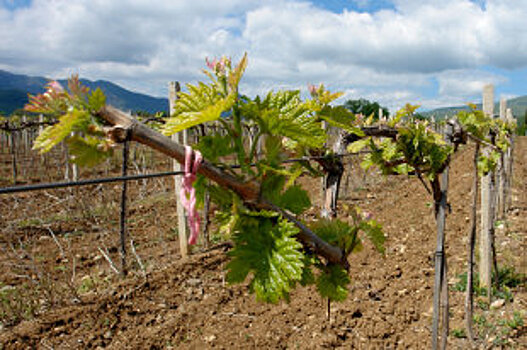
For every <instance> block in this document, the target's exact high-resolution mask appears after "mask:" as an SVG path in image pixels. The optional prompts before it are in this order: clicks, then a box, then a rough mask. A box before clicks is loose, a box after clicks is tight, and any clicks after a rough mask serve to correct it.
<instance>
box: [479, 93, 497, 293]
mask: <svg viewBox="0 0 527 350" xmlns="http://www.w3.org/2000/svg"><path fill="white" fill-rule="evenodd" d="M483 112H484V113H485V114H486V115H487V116H489V117H492V115H493V113H494V86H493V85H486V86H485V87H484V88H483ZM483 152H484V154H488V152H490V150H489V149H488V148H484V149H483ZM492 177H493V174H492V173H488V174H486V175H483V176H482V177H481V229H480V240H479V259H480V262H479V282H480V286H481V287H485V288H488V290H490V288H491V279H492V247H491V242H492V240H491V230H492V225H493V224H494V222H493V215H492V214H493V213H492V208H491V207H492V205H491V202H492V201H491V200H492V198H491V193H492V190H493V189H492V182H493V181H492Z"/></svg>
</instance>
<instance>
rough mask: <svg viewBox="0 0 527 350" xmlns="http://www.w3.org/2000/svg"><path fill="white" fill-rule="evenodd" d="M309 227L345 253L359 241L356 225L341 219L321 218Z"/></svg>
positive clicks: (352, 249)
mask: <svg viewBox="0 0 527 350" xmlns="http://www.w3.org/2000/svg"><path fill="white" fill-rule="evenodd" d="M310 228H311V229H312V230H313V232H315V233H316V234H317V236H319V237H320V238H322V239H323V240H325V241H326V242H328V243H329V244H332V245H335V246H337V247H339V248H341V249H342V250H343V251H344V253H345V254H346V255H347V254H349V253H351V252H353V251H354V249H355V247H356V245H357V244H359V242H360V239H359V237H358V236H357V233H358V227H354V226H351V225H350V224H348V223H346V222H344V221H341V220H328V219H322V220H319V221H316V222H314V223H312V224H311V227H310Z"/></svg>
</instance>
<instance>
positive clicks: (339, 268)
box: [26, 56, 515, 349]
mask: <svg viewBox="0 0 527 350" xmlns="http://www.w3.org/2000/svg"><path fill="white" fill-rule="evenodd" d="M207 63H208V68H209V70H205V71H204V73H205V74H206V75H207V76H208V78H209V79H210V81H209V82H208V83H202V82H200V83H198V84H196V85H191V84H188V85H187V92H179V93H178V99H177V101H176V102H175V106H174V110H173V113H172V114H171V115H170V116H169V117H167V118H161V117H156V118H153V119H149V120H148V125H149V126H146V124H145V123H141V122H140V121H138V120H137V119H134V118H132V117H131V116H129V115H128V114H126V113H124V112H122V111H120V110H118V109H116V108H113V107H111V106H108V105H107V104H106V99H105V96H104V94H103V93H102V92H101V91H100V90H98V89H97V90H95V91H90V90H89V89H87V88H86V87H83V86H82V85H81V84H80V82H79V80H78V79H77V78H76V77H73V78H71V79H70V80H69V84H68V87H67V89H65V88H63V87H62V86H60V85H59V84H57V83H56V82H52V83H50V84H49V86H48V90H47V91H46V93H44V94H41V95H37V96H30V103H29V104H28V105H27V106H26V110H28V111H30V112H35V113H42V114H44V115H45V118H46V119H45V122H47V123H50V124H51V125H49V126H47V127H46V128H45V129H44V130H43V131H42V132H41V133H40V135H39V136H38V137H37V139H36V141H35V143H34V148H36V149H39V150H40V151H41V152H48V151H50V150H52V149H53V148H55V147H57V146H58V145H60V144H62V142H63V141H65V142H66V143H67V145H68V152H69V156H70V161H71V162H73V163H75V164H78V165H80V166H94V165H95V164H97V163H100V162H102V161H104V160H105V159H107V158H108V157H110V156H111V155H112V153H113V152H114V150H115V149H116V145H117V144H119V143H124V142H126V143H128V142H129V141H135V142H138V143H141V144H143V145H146V146H149V147H151V148H153V149H155V150H158V151H160V152H162V153H164V154H167V155H169V156H170V157H172V158H174V159H176V160H177V161H178V162H179V163H181V164H185V161H186V158H187V162H188V158H189V157H193V159H194V160H195V159H197V158H198V155H197V152H192V153H189V151H188V150H186V149H185V147H184V146H183V145H181V144H179V143H177V142H174V141H173V140H172V139H171V138H169V136H171V135H174V134H177V133H180V132H183V131H185V130H187V129H190V128H193V129H201V130H202V132H201V133H200V137H199V139H198V140H197V142H196V143H195V144H193V148H194V150H195V151H199V152H200V154H201V155H202V156H203V160H202V161H201V162H200V164H199V168H198V169H197V178H196V180H195V182H194V183H193V188H194V189H195V199H196V205H197V207H203V206H208V199H210V200H211V201H212V202H213V203H214V205H215V206H216V207H217V211H216V220H217V222H218V223H219V232H220V233H221V234H223V235H224V236H225V237H229V238H230V239H231V240H232V241H233V242H234V247H233V248H232V249H231V250H230V251H229V253H228V254H229V255H230V262H229V264H228V265H227V270H228V273H227V280H228V282H231V283H240V282H244V281H246V280H248V279H249V280H250V282H249V283H250V289H251V291H252V292H254V293H255V295H256V298H257V299H259V300H262V301H266V302H272V303H276V302H278V301H279V300H281V299H286V300H287V299H289V297H290V292H291V291H292V290H293V289H294V288H295V287H296V286H298V285H301V286H305V285H309V284H314V285H316V288H317V290H318V292H319V293H320V295H321V296H322V297H324V298H327V299H328V300H329V301H341V300H344V299H346V297H347V294H348V290H349V288H348V284H349V283H350V276H349V275H348V271H347V270H348V268H349V264H350V262H349V259H350V255H351V254H352V253H354V252H357V251H360V250H361V249H362V244H363V243H362V239H363V238H364V237H367V238H368V239H370V240H371V242H372V243H373V245H374V246H375V247H376V248H377V250H378V251H379V252H380V254H383V253H384V244H383V243H384V241H385V237H384V234H383V231H382V227H381V225H380V224H379V223H378V222H376V221H375V220H373V219H372V218H371V217H370V216H369V215H368V213H366V212H364V211H362V210H361V209H360V208H355V209H354V210H353V213H352V215H351V220H348V221H343V220H340V219H339V218H338V217H337V205H338V193H339V187H340V183H341V180H342V176H343V173H344V170H345V169H344V163H343V160H342V155H343V154H344V153H346V152H349V153H353V154H361V155H363V161H362V164H361V165H362V167H363V168H365V169H369V168H372V167H374V168H377V169H379V170H380V171H381V172H382V174H385V175H388V174H400V175H408V174H410V175H414V176H416V177H417V178H418V179H419V180H420V181H421V183H422V184H423V186H424V187H425V188H426V189H427V191H428V192H429V193H430V196H431V198H432V199H433V208H434V212H435V217H436V221H437V235H438V236H437V237H438V241H437V250H436V261H435V263H436V272H435V278H436V283H435V290H434V317H433V325H432V333H433V334H432V346H433V348H434V349H435V348H437V347H438V346H439V339H440V340H441V347H442V348H445V347H446V340H447V336H448V318H449V316H448V313H449V310H448V290H447V287H448V286H447V283H446V281H447V264H446V257H445V254H444V227H445V218H446V216H447V214H448V211H449V205H448V200H447V191H448V170H449V164H450V160H451V158H452V156H453V154H454V153H455V152H456V151H457V150H458V149H459V148H460V147H462V145H464V144H466V143H467V140H468V139H471V140H473V141H475V142H476V144H477V145H478V146H477V148H476V153H475V155H474V164H475V171H476V173H475V177H474V186H475V188H474V191H473V193H474V197H473V198H474V199H473V203H472V205H473V213H474V214H473V217H472V222H473V229H472V231H471V233H470V234H471V236H470V237H471V250H470V252H469V254H468V255H469V256H468V266H469V271H468V276H469V278H472V277H471V276H472V268H473V256H474V249H473V245H474V243H473V240H474V239H473V237H474V235H475V223H476V218H475V210H476V206H477V202H476V200H477V198H478V194H477V193H478V190H477V187H476V186H477V184H478V179H479V178H481V177H485V176H489V174H492V173H493V172H494V171H498V172H499V173H500V174H502V178H504V179H505V178H506V177H507V176H508V175H507V174H510V172H509V173H507V172H506V171H505V170H506V166H505V165H506V163H507V162H510V157H509V158H506V157H505V156H504V155H506V154H510V147H511V142H512V140H513V139H512V136H513V132H514V127H515V125H514V123H513V122H512V120H504V119H494V118H492V116H489V115H487V114H485V113H484V112H483V111H479V110H477V109H476V108H475V106H471V110H470V111H466V112H461V113H459V114H458V115H457V117H456V118H454V119H451V120H448V121H445V124H444V125H443V127H442V129H444V133H438V132H437V131H436V130H435V125H432V124H431V123H430V122H429V121H427V120H421V119H418V118H416V116H415V111H416V109H417V108H418V106H412V105H406V106H405V107H404V108H403V109H401V110H400V111H398V112H397V113H396V114H395V115H394V116H393V117H392V118H391V119H390V120H380V119H376V118H374V117H373V116H372V117H363V116H361V115H355V114H353V113H351V112H350V111H349V110H348V109H346V108H345V107H343V106H337V105H335V104H334V101H335V100H337V99H338V98H339V97H340V96H341V94H340V93H332V92H330V91H328V90H326V89H325V87H324V86H323V85H320V86H318V87H315V86H310V88H309V92H310V96H309V97H308V98H307V99H303V98H302V96H301V94H300V92H299V91H277V92H273V91H272V92H269V93H268V94H266V95H265V96H263V97H260V96H258V97H255V98H251V97H248V96H246V95H243V92H241V91H239V84H240V80H241V79H242V76H243V73H244V71H245V68H246V66H247V57H246V56H244V57H243V58H242V59H241V60H240V62H239V63H238V64H236V65H234V64H233V63H232V62H231V60H230V59H228V58H225V57H223V58H221V59H219V60H215V61H213V62H207ZM205 126H207V128H205ZM205 130H206V132H205ZM335 130H336V134H337V137H336V140H331V138H332V137H334V135H335ZM330 131H331V132H330ZM330 142H333V143H334V146H333V147H332V148H331V149H330V148H329V147H328V144H329V143H330ZM480 146H481V147H482V148H484V151H482V152H480V151H479V149H480ZM508 152H509V153H508ZM291 158H294V159H295V161H294V162H288V159H291ZM506 159H507V161H506ZM233 164H235V166H233ZM306 174H307V175H309V176H312V177H320V176H322V177H324V186H323V190H324V196H323V197H324V210H323V212H322V213H321V218H320V219H319V220H316V221H308V220H306V216H305V215H304V213H305V212H306V210H307V209H308V208H310V207H311V198H310V197H309V195H308V192H307V191H306V190H305V189H304V188H302V186H301V185H300V183H299V181H297V180H298V178H299V177H300V176H301V175H306ZM503 201H504V199H503V197H502V202H503ZM469 286H470V287H469V288H468V291H467V293H468V294H467V312H469V311H470V310H472V297H471V293H472V292H471V287H472V280H471V279H469ZM489 289H490V286H489ZM468 319H469V317H467V320H468ZM470 319H471V316H470ZM440 324H442V331H441V334H442V335H441V336H439V325H440ZM467 332H468V334H469V335H470V338H471V340H472V341H473V342H474V343H475V341H476V339H475V337H474V335H473V332H472V325H471V323H470V322H469V321H467Z"/></svg>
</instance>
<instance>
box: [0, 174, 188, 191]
mask: <svg viewBox="0 0 527 350" xmlns="http://www.w3.org/2000/svg"><path fill="white" fill-rule="evenodd" d="M184 173H185V172H184V171H167V172H163V173H156V174H139V175H128V176H115V177H107V178H103V179H89V180H80V181H69V182H54V183H44V184H34V185H22V186H12V187H4V188H0V194H7V193H17V192H29V191H38V190H49V189H55V188H65V187H76V186H86V185H97V184H104V183H110V182H120V181H128V180H142V179H151V178H156V177H164V176H174V175H183V174H184Z"/></svg>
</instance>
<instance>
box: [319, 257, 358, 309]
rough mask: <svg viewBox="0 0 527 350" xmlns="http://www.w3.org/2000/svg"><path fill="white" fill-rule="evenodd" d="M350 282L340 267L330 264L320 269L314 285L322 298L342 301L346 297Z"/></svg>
mask: <svg viewBox="0 0 527 350" xmlns="http://www.w3.org/2000/svg"><path fill="white" fill-rule="evenodd" d="M350 282H351V280H350V277H349V275H348V272H347V271H346V270H345V269H344V268H343V267H342V266H340V265H333V264H332V265H328V266H326V267H325V268H323V269H322V272H321V274H320V275H319V276H318V278H317V281H316V284H317V290H318V292H319V293H320V295H321V296H322V297H324V298H328V299H329V300H331V301H344V300H346V298H347V296H348V284H349V283H350Z"/></svg>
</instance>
